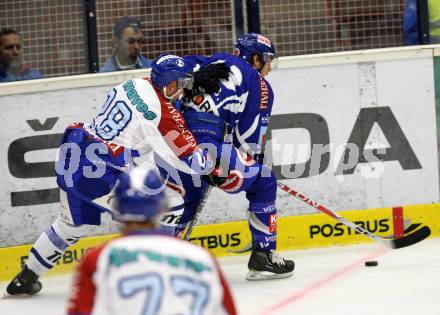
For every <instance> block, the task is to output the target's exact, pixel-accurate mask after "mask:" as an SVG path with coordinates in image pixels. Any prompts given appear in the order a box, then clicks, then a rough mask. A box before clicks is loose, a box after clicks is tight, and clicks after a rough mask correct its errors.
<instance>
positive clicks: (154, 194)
mask: <svg viewBox="0 0 440 315" xmlns="http://www.w3.org/2000/svg"><path fill="white" fill-rule="evenodd" d="M164 189H165V185H164V183H163V182H162V180H161V177H160V175H159V174H158V173H157V172H156V171H155V170H153V169H149V170H146V169H143V168H141V167H136V168H133V169H132V170H130V171H129V172H128V173H122V174H121V176H120V177H119V183H118V184H117V186H116V189H115V198H116V206H117V209H118V210H119V218H118V219H119V220H120V221H123V222H144V221H148V220H151V219H154V218H155V217H157V216H158V215H159V213H161V211H162V210H163V209H164V208H165V207H166V198H165V191H164Z"/></svg>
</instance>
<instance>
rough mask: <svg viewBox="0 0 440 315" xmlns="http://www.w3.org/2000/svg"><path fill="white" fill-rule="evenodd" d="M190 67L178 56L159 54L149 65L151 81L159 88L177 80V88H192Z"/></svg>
mask: <svg viewBox="0 0 440 315" xmlns="http://www.w3.org/2000/svg"><path fill="white" fill-rule="evenodd" d="M192 72H193V71H192V67H191V66H190V65H189V64H188V63H186V62H185V60H184V59H183V58H181V57H179V56H175V55H171V54H168V53H165V54H161V55H160V56H159V57H157V58H156V59H155V60H154V61H153V64H152V65H151V75H150V76H151V81H152V82H153V84H154V85H156V86H157V87H159V88H164V87H166V86H167V85H168V84H169V83H171V82H172V81H177V84H178V86H179V88H185V89H192V83H193V79H192Z"/></svg>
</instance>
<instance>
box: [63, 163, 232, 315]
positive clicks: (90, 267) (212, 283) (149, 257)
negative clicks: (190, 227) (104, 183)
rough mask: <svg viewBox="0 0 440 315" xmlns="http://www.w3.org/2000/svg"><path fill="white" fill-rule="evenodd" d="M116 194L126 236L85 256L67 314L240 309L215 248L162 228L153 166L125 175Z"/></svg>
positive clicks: (160, 195) (201, 313)
mask: <svg viewBox="0 0 440 315" xmlns="http://www.w3.org/2000/svg"><path fill="white" fill-rule="evenodd" d="M115 199H116V207H117V209H118V210H119V215H120V219H121V221H123V222H124V223H123V228H122V233H123V236H122V237H120V238H118V239H115V240H112V241H110V242H109V243H107V244H104V245H102V246H99V247H97V248H94V249H93V250H91V251H89V252H88V253H87V255H86V256H85V257H84V258H83V260H82V261H81V262H80V264H79V265H78V267H77V270H76V273H75V276H74V283H73V289H72V291H71V292H72V293H71V298H70V301H69V304H68V315H90V314H93V315H126V314H180V315H184V314H199V315H204V314H212V315H214V314H218V315H221V314H230V315H232V314H236V310H235V306H234V302H233V299H232V296H231V293H230V290H229V288H228V285H227V283H226V281H225V279H224V277H223V275H222V273H221V271H220V268H219V266H218V265H217V263H216V261H215V259H214V258H213V257H212V256H211V254H210V253H208V252H207V251H206V250H205V249H203V248H202V247H199V246H196V245H193V244H191V243H189V242H186V241H182V240H179V239H177V238H174V237H172V236H167V235H164V234H163V233H161V231H160V230H159V229H158V220H157V219H158V216H159V214H160V212H161V211H163V210H164V208H166V204H165V194H164V192H163V183H162V181H161V179H160V178H159V176H158V174H156V173H155V171H154V170H144V169H141V168H133V169H132V170H131V171H130V172H129V173H128V174H123V175H121V177H120V179H119V183H118V184H117V186H116V193H115Z"/></svg>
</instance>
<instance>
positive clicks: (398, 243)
mask: <svg viewBox="0 0 440 315" xmlns="http://www.w3.org/2000/svg"><path fill="white" fill-rule="evenodd" d="M429 235H431V229H430V228H429V227H428V226H426V225H425V226H424V227H422V228H420V229H418V230H416V231H415V232H414V233H411V234H408V235H405V236H404V237H402V238H397V239H394V240H393V241H392V244H393V248H402V247H407V246H411V245H413V244H416V243H418V242H421V241H423V240H424V239H425V238H427V237H429Z"/></svg>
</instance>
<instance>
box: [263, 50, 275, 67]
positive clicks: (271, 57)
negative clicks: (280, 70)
mask: <svg viewBox="0 0 440 315" xmlns="http://www.w3.org/2000/svg"><path fill="white" fill-rule="evenodd" d="M263 62H264V63H265V64H266V63H270V66H271V68H272V69H275V68H277V66H278V56H277V55H275V54H273V53H270V52H265V53H263Z"/></svg>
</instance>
